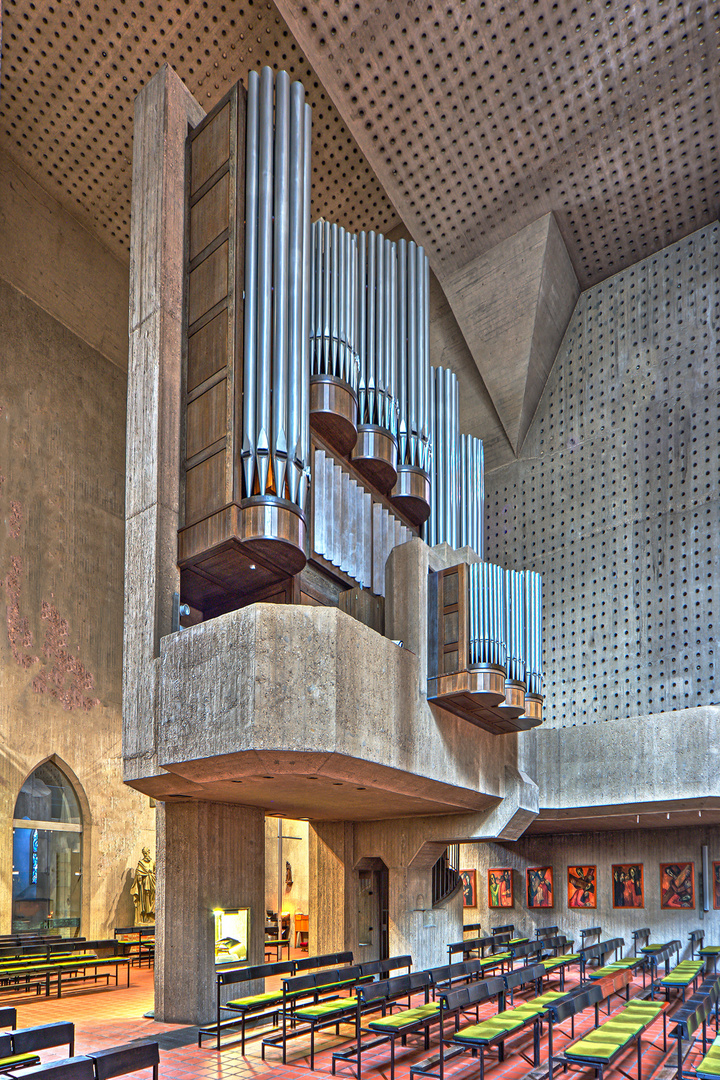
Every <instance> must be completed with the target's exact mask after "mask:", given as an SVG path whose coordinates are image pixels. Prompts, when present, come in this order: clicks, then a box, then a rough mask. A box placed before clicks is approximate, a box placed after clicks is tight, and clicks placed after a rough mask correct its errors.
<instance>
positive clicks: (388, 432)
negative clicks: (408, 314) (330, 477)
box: [352, 231, 398, 492]
mask: <svg viewBox="0 0 720 1080" xmlns="http://www.w3.org/2000/svg"><path fill="white" fill-rule="evenodd" d="M396 258H397V255H396V245H395V244H392V243H390V242H389V241H387V240H386V239H385V237H384V236H382V234H380V233H375V232H373V231H370V232H369V233H365V232H361V233H360V237H359V257H358V271H359V274H358V292H357V296H358V305H359V316H360V327H361V329H360V334H359V345H360V355H359V359H360V377H359V392H358V438H357V443H356V444H355V448H354V450H353V453H352V459H353V462H354V464H355V466H356V468H357V469H358V471H359V472H361V473H362V474H363V475H364V476H365V477H367V479H368V480H369V481H370V482H371V483H372V484H374V485H375V487H377V488H379V489H380V490H381V491H383V492H389V491H390V490H391V489H392V487H393V485H394V484H395V481H396V480H397V449H398V448H397V399H396V393H395V385H396V371H395V367H396V353H397V349H396V344H395V342H394V341H392V339H391V333H390V332H389V329H388V326H389V323H390V321H391V318H392V317H393V309H394V307H395V305H396V302H397V301H396V296H395V295H394V294H393V281H395V280H396V278H397V272H396V269H395V260H396Z"/></svg>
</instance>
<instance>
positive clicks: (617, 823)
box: [525, 797, 720, 836]
mask: <svg viewBox="0 0 720 1080" xmlns="http://www.w3.org/2000/svg"><path fill="white" fill-rule="evenodd" d="M696 825H720V799H718V798H714V797H708V798H700V799H682V800H668V801H667V802H657V803H628V804H627V805H624V806H623V805H614V806H579V807H572V808H568V809H563V810H556V809H552V810H543V809H541V810H540V813H539V814H538V816H537V817H536V818H535V820H534V821H533V822H532V823H531V824H530V826H529V827H528V829H527V832H526V834H525V835H528V836H529V835H555V834H557V833H575V832H599V831H602V832H604V831H607V830H610V831H616V830H622V831H633V830H635V829H680V828H689V827H690V826H696Z"/></svg>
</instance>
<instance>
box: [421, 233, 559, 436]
mask: <svg viewBox="0 0 720 1080" xmlns="http://www.w3.org/2000/svg"><path fill="white" fill-rule="evenodd" d="M442 285H443V288H444V290H445V295H446V296H447V298H448V301H449V303H450V306H451V307H452V309H453V312H454V314H455V318H456V319H457V322H458V325H459V327H460V329H461V331H462V333H463V336H464V338H465V340H466V342H467V344H468V347H469V349H470V352H471V353H472V356H473V359H474V360H475V363H476V364H477V367H478V370H479V372H480V374H481V376H482V379H483V382H484V384H485V386H486V387H487V389H488V391H489V393H490V397H491V398H492V401H493V404H494V406H495V409H496V410H497V413H498V416H499V417H500V420H501V422H502V425H503V427H504V429H505V433H506V434H507V437H508V439H509V441H510V444H511V446H512V448H513V450H514V452H515V453H516V454H518V453H519V452H520V449H521V447H522V444H523V442H524V440H525V436H526V435H527V432H528V429H529V427H530V424H531V422H532V419H533V416H534V415H535V410H536V409H537V406H538V404H539V402H540V398H541V396H542V392H543V390H544V389H545V383H546V382H547V377H548V375H549V374H550V370H551V368H552V366H553V364H554V362H555V357H556V356H557V352H558V349H559V348H560V343H561V342H562V339H563V335H564V334H565V331H566V329H567V326H568V323H569V322H570V316H571V315H572V312H573V309H574V307H575V303H576V301H577V298H578V296H579V295H580V286H579V285H578V280H577V277H576V276H575V271H574V269H573V266H572V263H571V262H570V256H569V255H568V253H567V249H566V247H565V243H564V241H563V239H562V236H561V235H560V230H559V229H558V226H557V222H556V221H555V217H554V215H553V214H545V216H544V217H541V218H539V219H538V221H535V222H533V224H532V225H528V226H527V227H526V228H524V229H522V230H521V231H520V232H519V233H516V234H515V236H511V237H510V238H509V239H508V240H505V241H504V242H503V243H502V244H499V245H498V246H497V247H495V248H493V249H492V251H489V252H487V253H486V254H485V255H481V256H479V257H478V258H476V259H473V260H472V262H469V263H468V264H467V265H466V266H463V267H462V268H461V269H460V270H457V271H456V272H455V273H453V274H451V275H450V276H449V277H447V278H445V279H444V280H443V282H442Z"/></svg>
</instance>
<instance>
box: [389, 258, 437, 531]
mask: <svg viewBox="0 0 720 1080" xmlns="http://www.w3.org/2000/svg"><path fill="white" fill-rule="evenodd" d="M397 264H398V274H397V280H398V284H397V308H396V310H397V334H396V338H395V340H396V342H397V357H398V362H397V386H398V410H399V416H398V479H397V483H396V485H395V488H394V490H393V493H392V498H393V502H394V503H395V505H396V506H397V507H398V509H400V510H401V511H403V512H404V513H406V514H407V515H408V517H409V518H410V519H411V520H412V521H413V522H414V523H415V524H417V525H420V524H422V523H423V522H424V521H426V520H427V518H428V516H429V514H430V498H431V496H430V486H431V484H430V457H431V455H430V433H429V425H428V423H427V419H426V415H425V414H426V398H427V392H428V379H429V372H430V356H429V349H428V333H427V327H426V322H427V311H428V306H429V298H428V282H429V271H428V269H427V257H426V255H425V252H424V250H423V249H422V248H421V247H418V246H417V244H415V243H414V242H413V241H412V240H411V241H410V242H409V243H406V242H405V241H404V240H401V241H400V242H399V244H398V245H397Z"/></svg>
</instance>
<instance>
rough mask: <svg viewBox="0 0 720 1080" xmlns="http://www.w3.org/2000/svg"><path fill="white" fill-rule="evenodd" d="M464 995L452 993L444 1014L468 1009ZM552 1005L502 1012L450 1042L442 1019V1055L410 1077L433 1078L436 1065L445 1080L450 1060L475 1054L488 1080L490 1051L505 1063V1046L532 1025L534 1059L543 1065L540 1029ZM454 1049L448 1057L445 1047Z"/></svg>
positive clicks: (530, 1003)
mask: <svg viewBox="0 0 720 1080" xmlns="http://www.w3.org/2000/svg"><path fill="white" fill-rule="evenodd" d="M473 989H474V987H468V991H467V992H468V996H469V998H470V1003H471V1002H472V997H471V995H472V991H473ZM460 993H461V991H452V992H450V993H448V994H446V995H445V996H444V998H443V999H441V1000H442V1002H443V1006H444V1011H447V1012H448V1014H449V1013H450V1012H452V1011H455V1013H456V1015H458V1014H459V1012H460V1011H461V1010H463V1009H464V1008H466V1007H467V1003H465V1002H463V1001H462V1000H461V998H460V996H459V995H460ZM548 1007H549V1006H548V1003H547V1002H546V1001H542V1000H540V999H539V998H534V999H530V1000H529V1001H525V1002H523V1004H522V1005H517V1006H514V1007H512V1008H510V1009H502V1010H500V1011H498V1012H497V1013H496V1014H495V1016H491V1017H490V1018H489V1019H487V1020H481V1021H480V1022H478V1023H475V1024H470V1025H469V1026H468V1027H465V1028H461V1029H459V1030H456V1031H455V1034H454V1035H453V1036H452V1038H450V1039H448V1038H446V1037H445V1036H444V1035H442V1030H443V1029H442V1021H443V1020H444V1016H443V1017H442V1018H441V1029H440V1030H441V1040H440V1053H439V1054H438V1056H437V1058H436V1059H435V1058H433V1059H430V1062H429V1063H425V1064H424V1067H420V1068H418V1067H417V1066H416V1067H414V1068H412V1069H411V1070H410V1076H411V1078H412V1076H413V1074H414V1073H418V1074H421V1073H423V1074H424V1075H425V1076H433V1075H435V1074H434V1071H433V1068H434V1065H435V1064H436V1063H437V1065H438V1066H439V1070H438V1073H437V1076H438V1077H440V1080H442V1077H443V1075H444V1065H445V1061H447V1060H449V1058H450V1057H451V1056H453V1051H454V1052H455V1053H462V1052H467V1051H469V1052H471V1053H472V1054H473V1056H477V1055H479V1058H480V1073H479V1080H484V1077H485V1054H486V1052H487V1051H488V1050H491V1049H493V1048H497V1053H498V1061H504V1060H505V1043H506V1042H507V1041H508V1040H509V1039H513V1038H516V1037H517V1036H518V1035H520V1034H522V1033H523V1032H524V1030H525V1029H526V1028H528V1027H529V1026H530V1025H532V1028H533V1059H532V1065H534V1066H538V1065H539V1064H540V1026H541V1023H542V1021H543V1019H544V1018H545V1016H546V1015H547V1009H548ZM446 1045H448V1046H450V1054H446V1053H445V1049H444V1047H445V1046H446ZM520 1056H521V1057H523V1058H525V1060H526V1061H528V1060H529V1059H528V1058H527V1057H526V1055H525V1054H524V1053H523V1052H522V1051H520Z"/></svg>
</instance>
